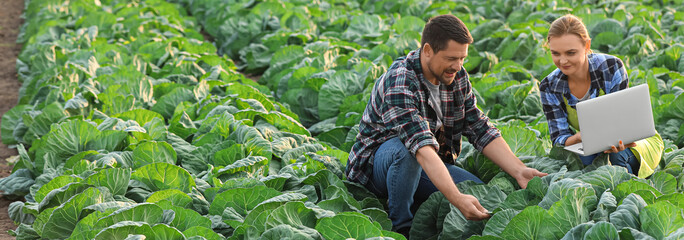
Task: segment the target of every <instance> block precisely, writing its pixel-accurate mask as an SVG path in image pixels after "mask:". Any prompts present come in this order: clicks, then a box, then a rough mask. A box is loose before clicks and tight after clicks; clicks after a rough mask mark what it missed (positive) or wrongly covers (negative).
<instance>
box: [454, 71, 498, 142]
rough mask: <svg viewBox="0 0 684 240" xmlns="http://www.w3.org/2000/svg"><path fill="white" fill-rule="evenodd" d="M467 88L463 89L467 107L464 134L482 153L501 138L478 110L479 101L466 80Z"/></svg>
mask: <svg viewBox="0 0 684 240" xmlns="http://www.w3.org/2000/svg"><path fill="white" fill-rule="evenodd" d="M465 82H466V83H465V86H464V88H463V94H464V98H465V101H464V105H465V120H466V126H465V131H464V132H463V134H464V135H465V136H466V137H467V138H468V142H470V143H471V144H472V145H473V146H474V147H475V148H476V149H477V150H479V151H482V149H484V147H485V146H487V144H489V143H490V142H492V141H494V139H496V138H497V137H501V133H500V132H499V130H498V129H496V127H494V125H492V123H491V122H490V121H489V118H488V117H487V116H486V115H485V114H484V113H483V112H482V111H480V109H479V108H477V99H476V98H475V94H473V89H472V85H471V84H470V81H468V79H467V77H466V79H465Z"/></svg>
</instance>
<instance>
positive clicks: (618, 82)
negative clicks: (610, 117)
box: [539, 54, 629, 146]
mask: <svg viewBox="0 0 684 240" xmlns="http://www.w3.org/2000/svg"><path fill="white" fill-rule="evenodd" d="M587 59H588V61H589V77H590V78H591V87H590V88H589V93H590V96H591V97H590V98H595V97H597V96H598V95H599V89H602V90H603V91H604V92H605V93H606V94H608V93H612V92H616V91H619V90H622V89H625V88H627V85H628V84H629V78H628V77H627V71H626V70H625V66H624V64H623V63H622V60H620V59H619V58H617V57H615V56H611V55H606V54H589V55H588V57H587ZM539 92H541V102H542V107H543V109H544V115H546V119H547V121H548V123H549V134H550V135H551V141H552V142H553V144H554V145H556V146H564V145H565V140H567V139H568V138H569V137H570V136H572V135H574V134H575V132H574V131H573V130H572V129H570V124H569V123H568V111H567V110H566V109H565V108H566V106H565V101H564V100H565V99H567V101H568V105H569V106H571V107H572V108H575V105H576V104H577V103H578V102H579V99H577V98H576V97H575V96H573V95H572V94H571V93H570V87H568V76H567V75H565V74H563V72H561V71H560V69H556V70H555V71H553V72H551V74H549V75H548V76H546V77H545V78H544V80H542V81H541V83H540V84H539Z"/></svg>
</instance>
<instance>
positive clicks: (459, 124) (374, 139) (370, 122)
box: [346, 49, 501, 184]
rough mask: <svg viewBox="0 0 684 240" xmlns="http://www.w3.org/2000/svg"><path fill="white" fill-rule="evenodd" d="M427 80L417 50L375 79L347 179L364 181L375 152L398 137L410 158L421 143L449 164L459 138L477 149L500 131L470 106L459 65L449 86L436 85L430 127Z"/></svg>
mask: <svg viewBox="0 0 684 240" xmlns="http://www.w3.org/2000/svg"><path fill="white" fill-rule="evenodd" d="M426 84H430V83H429V82H428V80H427V79H425V77H424V76H423V70H422V67H421V64H420V49H418V50H414V51H411V52H410V53H409V54H408V55H407V56H405V57H401V58H398V59H397V60H395V61H394V63H392V65H391V66H390V68H389V69H388V71H387V72H386V73H385V74H383V75H382V76H380V78H379V79H377V80H376V82H375V86H373V90H372V93H371V97H370V100H369V101H368V104H367V105H366V109H365V111H364V112H363V117H362V118H361V122H360V123H359V134H358V135H357V136H356V142H355V143H354V146H353V147H352V149H351V153H350V154H349V159H348V161H347V169H346V175H347V179H348V180H350V181H353V182H359V183H361V184H365V183H366V182H368V179H369V178H370V176H371V174H372V169H373V155H374V153H375V150H377V148H378V147H379V146H380V145H381V144H382V143H384V142H385V141H387V140H389V139H391V138H394V137H399V139H401V141H402V142H403V143H404V144H405V145H406V148H407V149H408V150H409V151H410V152H411V153H412V154H413V155H414V156H415V154H416V151H417V150H418V149H419V148H421V147H423V146H428V145H431V146H434V147H435V149H437V150H438V154H439V155H440V157H441V158H442V161H445V162H450V163H453V162H454V157H455V156H456V155H457V154H459V153H460V151H461V137H462V136H463V135H465V136H466V137H467V138H468V141H469V142H470V143H471V144H473V146H475V148H477V149H478V150H482V149H483V148H484V147H485V146H486V145H487V144H489V143H490V142H491V141H492V140H494V139H495V138H497V137H500V136H501V134H500V133H499V130H498V129H496V128H495V127H494V126H492V124H491V123H490V122H489V118H487V117H486V116H485V115H484V113H483V112H482V111H480V110H479V109H478V108H477V106H476V103H477V102H476V99H475V95H474V94H473V92H472V85H471V84H470V81H469V80H468V73H467V72H466V70H465V69H464V68H461V70H460V71H459V72H458V73H456V77H455V80H454V82H453V83H452V84H450V85H448V86H447V85H444V84H442V85H440V95H441V96H440V99H441V109H442V113H443V119H442V122H443V126H442V127H441V128H440V129H435V126H436V113H435V111H434V110H433V108H432V104H431V103H430V102H429V100H428V99H429V94H430V90H429V89H428V88H427V85H426Z"/></svg>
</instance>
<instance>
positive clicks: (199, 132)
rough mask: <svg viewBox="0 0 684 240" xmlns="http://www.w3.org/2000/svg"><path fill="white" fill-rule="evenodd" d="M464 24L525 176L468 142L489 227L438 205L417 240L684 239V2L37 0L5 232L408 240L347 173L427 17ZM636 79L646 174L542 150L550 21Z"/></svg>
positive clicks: (21, 68)
mask: <svg viewBox="0 0 684 240" xmlns="http://www.w3.org/2000/svg"><path fill="white" fill-rule="evenodd" d="M449 13H451V14H454V15H455V16H458V17H459V18H461V19H462V20H463V21H464V22H465V23H466V25H467V26H468V28H469V29H470V31H471V33H472V36H473V38H474V40H475V42H474V43H473V44H471V46H470V48H469V56H468V58H467V59H466V62H465V68H466V69H467V70H468V72H469V73H470V79H471V82H472V84H473V87H474V89H473V91H474V92H475V94H476V96H477V100H478V107H479V108H480V109H482V110H483V111H485V112H486V113H487V114H488V116H489V117H490V118H491V119H492V121H493V122H494V123H495V125H496V126H497V128H499V129H500V131H501V132H502V135H503V137H504V139H505V140H506V141H507V142H508V143H509V145H510V146H511V149H512V150H513V151H514V153H515V154H516V155H517V156H519V157H520V159H521V160H522V161H523V162H524V163H525V164H526V165H528V166H530V167H535V168H537V169H539V170H541V171H543V172H547V173H549V175H548V176H545V177H543V178H535V179H533V180H532V181H530V183H529V184H528V186H527V188H526V189H521V188H520V187H519V186H518V185H517V183H516V181H514V179H513V178H511V177H510V176H508V175H507V174H505V173H504V172H502V171H501V170H500V169H499V168H498V167H497V166H496V165H494V164H493V163H492V162H491V161H489V160H488V159H487V158H486V157H485V156H483V155H482V154H480V153H479V152H478V151H476V150H475V149H474V147H473V146H471V145H470V144H468V143H467V141H464V143H463V144H464V146H463V151H462V152H461V155H460V156H458V159H457V164H458V165H459V166H461V167H463V168H465V169H466V170H468V171H470V172H472V173H474V174H475V175H477V176H478V177H479V178H481V179H483V180H484V181H485V183H486V184H475V183H474V182H463V183H460V184H459V189H461V191H462V192H464V193H467V194H472V195H474V196H476V197H477V198H478V199H479V200H480V202H481V204H482V205H483V206H484V207H485V208H486V209H489V210H493V213H494V214H493V215H492V217H491V218H490V219H488V220H483V221H469V220H466V219H465V218H464V217H463V215H462V214H461V213H460V212H459V211H458V209H456V208H455V207H453V206H451V204H450V203H449V202H448V201H447V200H446V198H445V197H444V196H443V195H442V194H441V193H435V194H433V195H432V196H431V197H430V198H429V199H428V200H427V201H426V202H425V203H424V204H423V205H422V206H421V207H420V208H419V209H418V211H417V213H416V216H415V219H414V221H413V226H412V229H411V237H410V238H411V239H684V94H682V93H684V75H683V74H684V1H682V0H674V1H665V0H658V1H656V0H651V1H649V0H643V1H592V0H586V1H552V0H526V1H522V0H487V1H436V0H435V1H431V0H347V1H342V0H314V1H304V0H265V1H255V0H170V1H162V0H32V1H29V0H27V1H26V6H25V10H24V15H23V17H24V18H25V24H24V25H23V26H22V28H21V33H20V36H19V39H18V42H20V43H22V44H23V49H22V51H21V53H20V55H19V58H18V59H17V71H18V79H19V81H20V82H21V83H22V87H21V89H20V92H19V102H18V104H17V105H16V107H14V108H12V109H11V110H10V111H9V112H7V113H5V114H4V115H3V117H2V121H1V124H0V128H1V132H0V136H1V138H2V142H3V143H4V144H7V145H15V146H17V149H18V150H19V155H20V157H19V160H18V162H16V163H15V165H14V169H13V171H12V174H11V175H10V176H9V177H6V178H2V179H0V191H3V195H4V196H6V197H8V196H9V197H15V198H16V199H18V200H17V201H16V202H14V203H12V204H11V205H10V207H9V216H10V218H11V219H12V220H13V221H14V222H15V223H17V225H18V227H17V228H16V229H15V230H13V231H11V234H13V235H15V236H16V239H74V240H77V239H121V240H124V239H131V240H132V239H193V240H200V239H207V240H214V239H349V238H353V239H405V238H404V236H402V235H400V234H398V233H396V232H392V231H391V229H392V224H391V221H390V220H389V218H388V216H387V213H386V211H385V208H386V199H379V198H377V197H376V196H374V195H373V194H372V193H370V192H369V191H368V190H366V189H365V188H364V187H363V186H361V185H359V184H356V183H352V182H349V181H347V180H346V178H345V176H344V174H343V173H344V169H345V165H346V160H347V156H348V151H349V150H350V148H351V145H352V144H353V142H354V139H355V137H356V134H357V132H358V122H359V120H360V117H361V114H362V113H363V110H364V108H365V105H366V102H367V100H368V98H369V94H370V90H371V87H372V86H373V82H374V81H375V79H377V78H378V77H379V76H380V75H381V74H383V73H384V71H385V70H387V68H388V67H389V65H390V64H391V63H392V61H393V59H395V58H397V57H400V56H403V55H405V54H406V53H407V52H408V51H411V50H414V49H417V48H418V47H419V45H420V44H419V42H420V34H421V32H422V27H423V25H424V24H425V22H426V21H427V20H428V19H429V18H430V17H433V16H436V15H440V14H449ZM567 13H572V14H574V15H576V16H578V17H580V18H581V19H583V21H584V22H585V24H586V25H587V28H588V29H589V31H590V36H591V37H592V39H593V40H592V49H593V50H594V51H595V52H601V53H608V54H612V55H616V56H618V57H620V58H621V59H622V60H623V61H624V62H625V65H626V67H627V71H628V74H629V77H630V85H632V86H634V85H638V84H642V83H648V85H649V89H650V94H651V103H652V106H653V114H654V120H655V122H656V129H657V131H658V132H659V133H660V134H661V135H662V137H663V139H664V142H665V150H664V153H663V156H662V159H661V161H660V164H659V165H658V167H657V168H656V169H655V173H654V174H653V175H651V176H650V177H648V178H646V179H639V178H636V177H635V176H633V175H631V174H628V173H627V171H626V170H625V169H624V168H621V167H614V166H610V164H609V161H608V160H607V158H606V157H605V156H603V157H600V158H599V159H597V160H596V161H594V163H593V164H592V165H589V166H586V167H585V166H583V165H582V163H581V161H580V160H579V158H578V157H577V156H576V155H574V154H569V153H567V152H565V151H564V150H562V149H559V148H556V147H552V145H551V141H550V140H549V133H548V128H547V124H546V119H545V117H544V114H543V112H542V109H541V102H540V97H539V88H538V85H539V81H540V80H541V79H543V78H544V77H545V76H546V75H547V74H548V73H550V72H551V71H552V70H554V69H555V66H554V65H553V62H552V60H551V55H550V53H549V52H548V50H547V49H546V48H544V41H545V39H546V32H547V31H548V27H549V24H550V22H551V21H553V20H554V19H556V18H558V17H560V16H562V15H565V14H567Z"/></svg>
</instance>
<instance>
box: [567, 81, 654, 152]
mask: <svg viewBox="0 0 684 240" xmlns="http://www.w3.org/2000/svg"><path fill="white" fill-rule="evenodd" d="M577 118H578V120H579V127H580V132H581V133H582V142H581V143H577V144H574V145H571V146H566V147H565V149H566V150H568V151H571V152H574V153H578V154H580V155H582V156H587V155H592V154H595V153H599V152H603V151H605V150H608V149H610V147H611V146H615V147H617V146H619V145H620V143H619V141H620V140H622V143H623V144H629V143H632V142H635V141H638V140H641V139H644V138H649V137H651V136H653V135H655V134H656V130H655V124H654V123H653V112H652V110H651V97H650V95H649V93H648V84H641V85H639V86H634V87H631V88H627V89H623V90H620V91H617V92H613V93H610V94H606V95H603V96H599V97H596V98H592V99H589V100H585V101H582V102H579V103H577Z"/></svg>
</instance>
